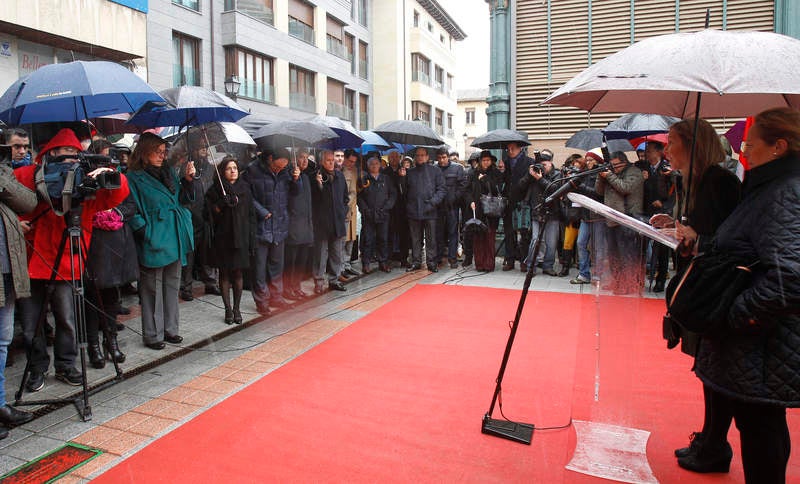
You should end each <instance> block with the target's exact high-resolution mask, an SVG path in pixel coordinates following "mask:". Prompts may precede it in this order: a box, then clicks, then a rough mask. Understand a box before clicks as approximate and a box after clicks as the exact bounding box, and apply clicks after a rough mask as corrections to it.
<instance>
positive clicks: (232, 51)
mask: <svg viewBox="0 0 800 484" xmlns="http://www.w3.org/2000/svg"><path fill="white" fill-rule="evenodd" d="M272 61H273V59H272V58H270V57H266V56H263V55H260V54H257V53H255V52H252V51H249V50H245V49H242V48H239V47H227V48H226V49H225V73H226V75H225V77H226V78H227V77H228V76H230V75H232V74H236V75H237V76H238V77H239V82H240V83H241V84H240V86H239V94H238V95H239V97H246V98H248V99H255V100H257V101H264V102H268V103H272V102H275V84H274V82H273V77H272Z"/></svg>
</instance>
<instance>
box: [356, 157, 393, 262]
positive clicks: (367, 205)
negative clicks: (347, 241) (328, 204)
mask: <svg viewBox="0 0 800 484" xmlns="http://www.w3.org/2000/svg"><path fill="white" fill-rule="evenodd" d="M363 184H364V186H363V188H362V189H361V192H360V193H359V194H358V209H359V210H360V211H361V241H362V244H363V246H362V251H361V267H362V271H363V272H364V274H369V273H370V272H372V271H371V269H370V267H369V265H370V263H371V262H372V259H373V256H377V258H378V267H379V268H380V270H382V271H383V272H390V271H391V268H390V267H389V245H388V239H389V213H390V211H391V209H392V207H394V205H395V203H396V201H397V188H396V187H395V185H394V181H393V180H392V179H391V178H389V176H388V175H386V174H383V173H381V160H380V158H378V157H377V156H373V157H371V158H370V159H369V160H367V176H366V179H365V181H364V183H363Z"/></svg>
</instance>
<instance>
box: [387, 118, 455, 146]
mask: <svg viewBox="0 0 800 484" xmlns="http://www.w3.org/2000/svg"><path fill="white" fill-rule="evenodd" d="M372 131H373V132H375V133H377V134H378V135H379V136H381V137H382V138H383V139H384V140H386V141H388V142H390V143H399V144H403V145H413V146H440V145H442V144H444V140H443V139H442V138H440V137H439V135H438V134H436V132H435V131H434V130H432V129H431V128H430V127H429V126H428V125H427V124H425V123H422V122H420V121H406V120H403V119H399V120H397V121H388V122H386V123H383V124H381V125H380V126H378V127H376V128H374V129H373V130H372Z"/></svg>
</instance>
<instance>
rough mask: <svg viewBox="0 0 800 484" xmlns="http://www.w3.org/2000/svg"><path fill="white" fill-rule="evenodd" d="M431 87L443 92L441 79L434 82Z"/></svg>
mask: <svg viewBox="0 0 800 484" xmlns="http://www.w3.org/2000/svg"><path fill="white" fill-rule="evenodd" d="M433 88H434V89H436V90H437V91H439V92H444V84H442V81H436V82H434V83H433Z"/></svg>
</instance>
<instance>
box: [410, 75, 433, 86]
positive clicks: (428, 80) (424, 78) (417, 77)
mask: <svg viewBox="0 0 800 484" xmlns="http://www.w3.org/2000/svg"><path fill="white" fill-rule="evenodd" d="M411 80H412V81H416V82H421V83H423V84H425V85H426V86H430V85H431V76H429V75H428V73H427V72H423V71H411Z"/></svg>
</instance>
